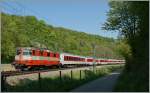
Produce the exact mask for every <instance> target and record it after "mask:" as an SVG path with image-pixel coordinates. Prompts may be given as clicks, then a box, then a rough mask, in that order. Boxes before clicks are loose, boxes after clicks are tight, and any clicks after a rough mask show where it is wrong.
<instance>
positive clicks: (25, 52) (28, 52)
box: [23, 50, 32, 55]
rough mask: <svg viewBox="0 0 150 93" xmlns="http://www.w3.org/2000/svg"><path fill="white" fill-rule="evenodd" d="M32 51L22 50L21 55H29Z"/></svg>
mask: <svg viewBox="0 0 150 93" xmlns="http://www.w3.org/2000/svg"><path fill="white" fill-rule="evenodd" d="M31 54H32V52H31V51H30V50H24V51H23V55H31Z"/></svg>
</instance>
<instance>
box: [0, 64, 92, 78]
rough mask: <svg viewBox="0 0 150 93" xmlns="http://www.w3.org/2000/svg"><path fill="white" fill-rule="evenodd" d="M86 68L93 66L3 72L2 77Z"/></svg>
mask: <svg viewBox="0 0 150 93" xmlns="http://www.w3.org/2000/svg"><path fill="white" fill-rule="evenodd" d="M85 67H92V66H84V67H74V68H60V69H46V70H35V71H2V72H1V75H2V76H4V77H9V76H16V75H25V74H34V73H42V72H49V71H59V70H67V69H76V68H85Z"/></svg>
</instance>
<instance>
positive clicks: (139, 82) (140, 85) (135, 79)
mask: <svg viewBox="0 0 150 93" xmlns="http://www.w3.org/2000/svg"><path fill="white" fill-rule="evenodd" d="M114 91H115V92H148V91H149V80H148V76H146V75H145V73H143V72H142V71H140V72H138V71H137V72H127V71H125V70H124V71H123V73H122V74H121V75H120V77H119V79H118V82H117V84H116V86H115V88H114Z"/></svg>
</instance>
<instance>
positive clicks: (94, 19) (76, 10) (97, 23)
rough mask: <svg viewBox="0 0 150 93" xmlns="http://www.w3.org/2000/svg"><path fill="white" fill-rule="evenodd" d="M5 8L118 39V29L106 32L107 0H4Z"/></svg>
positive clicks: (73, 28) (69, 27) (49, 21)
mask: <svg viewBox="0 0 150 93" xmlns="http://www.w3.org/2000/svg"><path fill="white" fill-rule="evenodd" d="M0 6H1V7H2V8H1V9H2V11H4V12H6V13H10V14H16V15H24V16H25V15H33V16H36V17H37V18H38V19H39V20H44V21H45V22H46V23H47V24H50V25H52V26H54V27H64V28H68V29H72V30H75V31H80V32H85V33H89V34H94V35H100V36H104V37H112V38H115V39H116V38H117V36H118V32H112V31H111V32H110V31H104V30H102V29H101V27H102V24H104V22H106V19H107V15H106V14H107V12H108V11H109V5H108V1H107V0H1V1H0Z"/></svg>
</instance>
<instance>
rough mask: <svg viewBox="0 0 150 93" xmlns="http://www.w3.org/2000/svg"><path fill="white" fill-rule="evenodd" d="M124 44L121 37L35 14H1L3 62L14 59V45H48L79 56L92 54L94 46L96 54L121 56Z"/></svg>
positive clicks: (44, 46)
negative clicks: (56, 24)
mask: <svg viewBox="0 0 150 93" xmlns="http://www.w3.org/2000/svg"><path fill="white" fill-rule="evenodd" d="M124 46H127V45H126V44H125V43H122V42H121V41H120V40H117V39H113V38H107V37H102V36H99V35H91V34H87V33H84V32H79V31H75V30H71V29H67V28H63V27H54V26H52V25H49V24H47V23H45V22H44V21H43V20H38V19H37V18H36V17H35V16H19V15H12V14H6V13H2V14H1V61H2V63H11V62H12V61H14V56H15V53H16V48H17V47H37V48H47V49H50V50H51V51H54V52H66V53H72V54H76V55H82V56H93V49H95V51H96V52H95V56H96V57H99V58H117V59H122V58H123V56H122V55H120V53H124V52H122V51H124V50H122V47H124ZM124 48H126V50H128V48H127V47H124ZM126 50H125V51H126ZM126 52H128V51H126Z"/></svg>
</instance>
